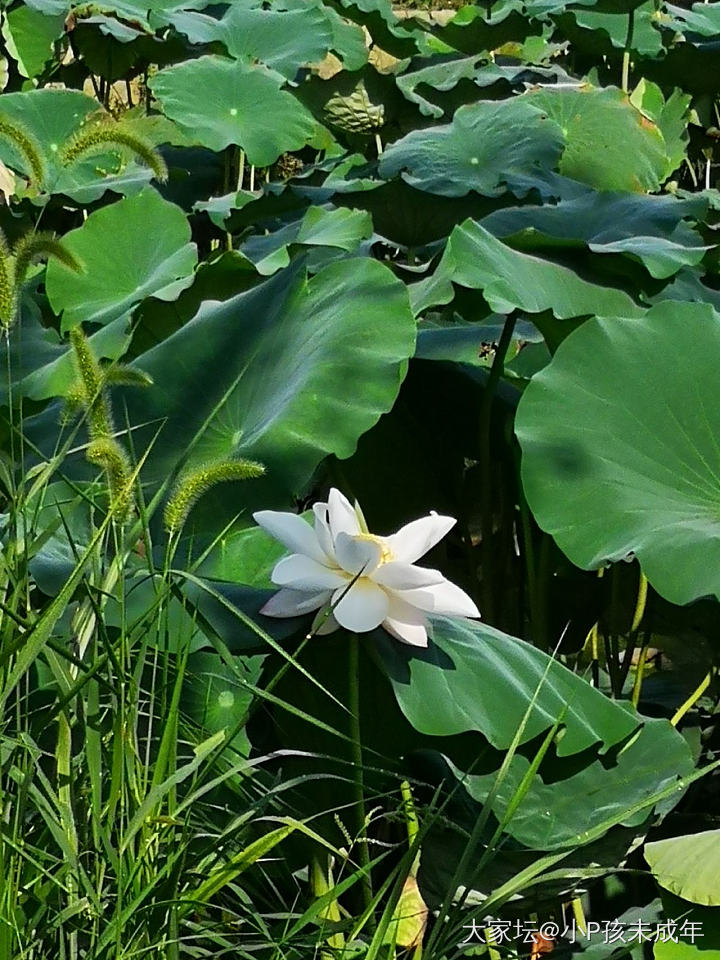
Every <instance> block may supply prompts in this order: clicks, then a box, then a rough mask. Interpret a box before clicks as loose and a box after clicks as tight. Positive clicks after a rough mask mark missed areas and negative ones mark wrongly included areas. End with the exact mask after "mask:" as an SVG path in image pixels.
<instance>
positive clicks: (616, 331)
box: [516, 301, 720, 603]
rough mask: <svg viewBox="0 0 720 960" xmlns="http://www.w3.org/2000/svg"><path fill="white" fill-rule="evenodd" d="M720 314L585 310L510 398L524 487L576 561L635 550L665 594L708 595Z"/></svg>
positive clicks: (664, 307)
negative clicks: (632, 314) (605, 314)
mask: <svg viewBox="0 0 720 960" xmlns="http://www.w3.org/2000/svg"><path fill="white" fill-rule="evenodd" d="M719 367H720V316H719V315H718V314H717V313H715V312H714V311H713V310H712V308H711V307H710V306H708V305H706V304H691V303H676V302H671V301H668V302H665V303H660V304H658V305H656V306H654V307H653V308H652V309H651V310H650V311H649V312H648V313H647V315H646V316H645V317H644V318H643V319H642V320H631V319H619V318H603V319H600V318H598V319H594V320H589V321H588V322H587V323H585V324H583V325H582V326H581V327H580V328H579V329H577V330H576V331H574V332H573V333H571V334H570V336H569V337H567V339H566V340H564V341H563V343H562V344H561V345H560V347H559V348H558V351H557V353H556V354H555V356H554V357H553V360H552V363H551V364H550V365H549V366H548V367H546V368H545V369H544V370H543V371H542V372H541V373H539V374H538V375H537V376H536V377H535V378H534V379H533V381H532V382H531V383H530V385H529V387H528V388H527V389H526V391H525V394H524V396H523V398H522V400H521V402H520V406H519V409H518V414H517V422H516V432H517V435H518V439H519V440H520V444H521V446H522V451H523V458H522V477H523V486H524V488H525V494H526V496H527V499H528V503H529V504H530V507H531V509H532V511H533V513H534V514H535V517H536V519H537V521H538V523H539V524H540V526H541V527H542V528H543V530H546V531H547V532H548V533H551V534H552V535H553V537H555V539H556V541H557V543H558V545H559V546H560V548H561V549H562V550H564V551H565V553H566V554H567V556H568V557H569V558H570V559H571V560H572V561H573V563H576V564H577V565H578V566H580V567H584V568H586V569H593V568H596V567H600V566H601V565H602V564H603V563H605V562H606V561H608V560H619V559H621V558H622V557H626V556H628V554H630V553H635V554H636V555H637V557H638V559H639V561H640V564H641V566H642V569H643V572H644V573H645V574H646V575H647V577H648V580H649V581H650V583H651V584H652V586H653V587H654V588H655V589H656V590H657V591H658V593H660V594H661V595H662V596H663V597H665V598H666V599H668V600H670V601H671V602H673V603H688V602H690V601H691V600H694V599H696V598H697V597H702V596H705V595H707V594H716V595H718V596H720V441H719V440H718V436H719V428H720V386H719V384H720V380H718V368H719Z"/></svg>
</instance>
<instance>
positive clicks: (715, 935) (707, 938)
mask: <svg viewBox="0 0 720 960" xmlns="http://www.w3.org/2000/svg"><path fill="white" fill-rule="evenodd" d="M661 896H662V905H663V915H664V917H666V918H667V920H668V921H671V922H672V924H673V926H669V927H668V926H666V928H665V929H666V930H667V931H668V933H672V935H666V936H664V937H659V938H658V940H657V941H656V943H655V944H654V945H653V955H654V957H655V960H720V911H718V910H717V909H715V908H713V907H699V906H696V905H695V904H693V903H689V902H688V901H687V900H684V899H681V898H680V897H675V896H673V895H672V894H670V893H666V892H665V891H664V890H662V891H661Z"/></svg>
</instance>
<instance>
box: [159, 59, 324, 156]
mask: <svg viewBox="0 0 720 960" xmlns="http://www.w3.org/2000/svg"><path fill="white" fill-rule="evenodd" d="M284 82H285V79H284V77H282V76H281V75H280V74H279V73H276V72H275V71H273V70H270V69H268V68H267V67H265V66H263V65H262V64H252V65H251V64H246V63H242V62H240V61H237V60H228V59H226V58H224V57H218V56H214V55H213V56H205V57H199V58H198V59H197V60H186V61H185V62H183V63H179V64H177V65H175V66H172V67H166V68H165V69H164V70H161V71H160V72H159V73H157V74H155V76H154V77H153V78H152V80H151V81H150V87H151V89H152V91H153V93H154V95H155V96H156V97H157V98H158V100H159V101H160V103H161V104H162V107H163V110H164V112H165V114H166V115H167V116H168V117H170V118H171V119H172V120H175V122H176V123H178V124H179V125H180V127H181V128H183V129H184V130H186V131H187V132H188V134H191V135H192V137H193V138H194V139H195V141H196V142H198V143H202V144H203V146H205V147H208V148H209V149H210V150H223V149H224V148H225V147H227V146H229V145H230V144H232V143H234V144H237V145H238V146H240V147H242V148H243V150H244V151H245V153H246V154H247V159H248V162H249V163H253V164H256V165H257V166H267V165H268V164H270V163H274V162H275V160H277V158H278V157H279V156H280V154H281V153H285V152H286V151H293V150H299V149H301V148H302V147H304V146H305V145H306V144H307V143H309V142H310V141H311V140H312V139H313V137H314V136H315V135H316V133H317V129H318V124H317V122H316V120H315V119H314V118H313V117H312V115H311V114H310V113H309V112H308V111H307V110H306V109H305V107H304V106H303V105H302V104H301V103H300V101H299V100H297V99H296V98H295V97H294V96H293V95H292V93H290V91H289V90H285V89H283V84H284Z"/></svg>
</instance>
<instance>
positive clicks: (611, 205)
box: [481, 191, 710, 278]
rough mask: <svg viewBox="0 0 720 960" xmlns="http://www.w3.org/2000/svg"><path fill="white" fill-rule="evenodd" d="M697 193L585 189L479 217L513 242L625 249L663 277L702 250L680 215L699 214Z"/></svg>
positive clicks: (702, 206) (703, 207) (597, 249)
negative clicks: (683, 195)
mask: <svg viewBox="0 0 720 960" xmlns="http://www.w3.org/2000/svg"><path fill="white" fill-rule="evenodd" d="M706 210H707V207H706V204H705V202H704V201H703V200H702V198H697V199H688V200H680V199H678V198H676V197H673V196H671V195H668V196H656V197H653V196H647V195H643V194H628V193H600V192H597V191H588V192H587V193H584V194H580V195H578V196H576V197H572V198H571V199H568V200H561V201H560V202H559V203H557V204H552V205H551V204H545V205H543V206H533V205H530V204H528V205H526V206H522V207H505V208H504V209H502V210H498V211H496V212H495V213H491V214H490V216H488V217H485V218H484V219H483V220H482V221H481V223H482V226H483V227H484V228H485V229H486V230H489V231H490V232H491V233H492V234H493V235H494V236H496V237H498V238H502V239H506V238H508V242H509V243H510V244H511V245H512V246H513V247H515V248H518V247H522V248H533V247H535V248H537V247H542V246H545V245H547V246H548V247H549V248H550V250H549V252H550V253H552V248H553V247H558V246H565V245H566V246H575V245H576V244H577V242H578V241H579V242H584V243H585V244H587V246H588V248H589V249H590V250H592V251H593V252H596V253H625V254H627V255H629V256H632V257H634V258H636V259H638V260H640V262H641V263H642V264H644V266H645V267H646V268H647V270H648V272H649V273H650V275H651V276H653V277H658V278H665V277H669V276H672V275H673V274H674V273H677V272H678V271H679V270H680V269H682V267H683V266H686V265H688V264H690V265H693V266H694V265H695V264H697V263H700V261H701V260H702V258H703V257H704V255H705V252H706V251H707V250H708V249H710V248H709V247H707V246H704V245H703V243H702V240H701V237H700V236H699V234H697V233H696V232H695V231H694V230H693V229H692V228H691V227H690V225H689V224H687V223H685V222H683V220H684V218H694V219H699V218H701V217H703V216H704V215H705V212H706Z"/></svg>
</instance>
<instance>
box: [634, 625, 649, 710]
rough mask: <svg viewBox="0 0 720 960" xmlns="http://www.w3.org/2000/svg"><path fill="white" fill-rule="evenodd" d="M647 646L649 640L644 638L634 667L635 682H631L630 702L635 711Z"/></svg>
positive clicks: (638, 699)
mask: <svg viewBox="0 0 720 960" xmlns="http://www.w3.org/2000/svg"><path fill="white" fill-rule="evenodd" d="M649 645H650V640H649V638H646V639H645V641H644V643H643V645H642V647H640V655H639V657H638V662H637V666H636V667H635V681H634V682H633V688H632V694H631V696H630V702H631V703H632V705H633V706H634V707H635V709H636V710H637V706H638V704H639V703H640V691H641V690H642V682H643V675H644V673H645V663H646V661H647V655H648V647H649Z"/></svg>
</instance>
